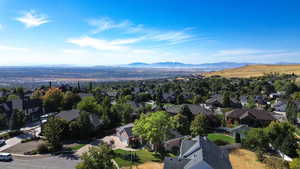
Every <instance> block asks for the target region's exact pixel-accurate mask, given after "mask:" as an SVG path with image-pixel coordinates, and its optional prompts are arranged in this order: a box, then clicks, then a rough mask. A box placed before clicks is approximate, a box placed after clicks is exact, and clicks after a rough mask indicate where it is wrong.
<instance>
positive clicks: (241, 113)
mask: <svg viewBox="0 0 300 169" xmlns="http://www.w3.org/2000/svg"><path fill="white" fill-rule="evenodd" d="M248 115H252V116H254V117H255V118H256V119H257V120H267V121H271V120H275V118H274V117H273V116H272V114H271V112H267V111H265V110H260V109H235V110H233V111H231V112H229V113H228V114H227V117H229V118H236V119H242V118H244V117H246V116H248Z"/></svg>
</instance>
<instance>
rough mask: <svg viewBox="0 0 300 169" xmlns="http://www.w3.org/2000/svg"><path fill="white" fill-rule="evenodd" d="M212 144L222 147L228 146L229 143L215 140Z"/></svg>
mask: <svg viewBox="0 0 300 169" xmlns="http://www.w3.org/2000/svg"><path fill="white" fill-rule="evenodd" d="M214 143H215V144H216V145H218V146H224V145H227V144H230V143H229V142H227V141H224V140H220V139H217V140H215V141H214Z"/></svg>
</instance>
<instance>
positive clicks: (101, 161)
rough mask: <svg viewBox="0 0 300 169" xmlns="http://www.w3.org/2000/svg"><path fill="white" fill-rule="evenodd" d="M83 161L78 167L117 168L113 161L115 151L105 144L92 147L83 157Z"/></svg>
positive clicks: (94, 168) (89, 168)
mask: <svg viewBox="0 0 300 169" xmlns="http://www.w3.org/2000/svg"><path fill="white" fill-rule="evenodd" d="M80 158H81V160H82V161H81V162H80V163H79V164H78V165H77V166H76V169H115V168H116V167H115V166H114V164H113V162H112V161H111V160H112V158H113V151H112V150H111V148H110V147H108V146H107V145H105V144H101V145H100V146H98V147H92V148H90V149H89V151H88V152H86V153H84V154H83V155H82V156H81V157H80Z"/></svg>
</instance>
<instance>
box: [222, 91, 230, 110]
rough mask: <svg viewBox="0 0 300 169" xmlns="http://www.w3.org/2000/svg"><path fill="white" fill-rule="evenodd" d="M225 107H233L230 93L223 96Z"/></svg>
mask: <svg viewBox="0 0 300 169" xmlns="http://www.w3.org/2000/svg"><path fill="white" fill-rule="evenodd" d="M223 106H224V107H230V106H231V102H230V94H229V92H225V93H224V94H223Z"/></svg>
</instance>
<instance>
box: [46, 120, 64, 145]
mask: <svg viewBox="0 0 300 169" xmlns="http://www.w3.org/2000/svg"><path fill="white" fill-rule="evenodd" d="M64 130H65V122H64V121H63V120H62V119H59V118H54V117H52V118H49V119H48V121H47V123H46V124H45V125H44V126H43V134H44V135H45V137H46V139H47V141H48V143H49V145H50V147H51V148H52V149H53V150H58V149H60V148H61V147H62V139H63V133H64Z"/></svg>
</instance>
